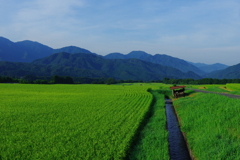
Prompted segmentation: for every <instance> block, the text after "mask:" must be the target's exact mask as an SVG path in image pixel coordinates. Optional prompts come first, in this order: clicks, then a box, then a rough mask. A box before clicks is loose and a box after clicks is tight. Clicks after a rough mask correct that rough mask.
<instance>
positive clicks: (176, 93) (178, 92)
mask: <svg viewBox="0 0 240 160" xmlns="http://www.w3.org/2000/svg"><path fill="white" fill-rule="evenodd" d="M185 87H186V86H174V87H170V89H171V90H172V95H173V97H175V98H178V97H184V96H185V93H184V91H185Z"/></svg>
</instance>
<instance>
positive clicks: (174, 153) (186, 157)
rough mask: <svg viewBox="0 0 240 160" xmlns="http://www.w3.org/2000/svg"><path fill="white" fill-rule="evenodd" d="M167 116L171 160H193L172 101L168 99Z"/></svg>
mask: <svg viewBox="0 0 240 160" xmlns="http://www.w3.org/2000/svg"><path fill="white" fill-rule="evenodd" d="M166 116H167V128H168V142H169V153H170V158H171V160H191V157H190V154H189V151H188V148H187V144H186V141H185V139H184V137H183V134H182V132H181V130H180V128H179V124H178V119H177V116H176V113H175V111H174V108H173V105H172V100H171V99H166Z"/></svg>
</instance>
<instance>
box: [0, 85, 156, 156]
mask: <svg viewBox="0 0 240 160" xmlns="http://www.w3.org/2000/svg"><path fill="white" fill-rule="evenodd" d="M151 86H152V87H153V88H155V87H157V86H155V85H151ZM0 87H1V95H0V101H1V103H0V113H1V117H0V159H122V158H123V157H125V156H126V153H127V151H128V150H129V147H130V146H131V142H132V139H133V137H134V136H135V135H136V132H137V130H138V127H139V125H140V123H141V122H142V121H143V118H144V117H145V114H146V113H147V111H148V110H149V107H150V104H151V102H152V98H153V97H152V95H151V94H150V93H148V92H146V90H147V88H148V87H149V85H145V84H143V85H139V84H136V85H128V86H127V85H125V86H122V85H25V84H0Z"/></svg>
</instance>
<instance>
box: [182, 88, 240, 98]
mask: <svg viewBox="0 0 240 160" xmlns="http://www.w3.org/2000/svg"><path fill="white" fill-rule="evenodd" d="M187 90H193V91H195V92H202V93H214V94H219V95H222V96H226V97H230V98H237V99H240V95H233V94H228V93H219V92H211V91H204V90H200V89H191V88H187Z"/></svg>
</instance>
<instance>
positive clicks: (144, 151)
mask: <svg viewBox="0 0 240 160" xmlns="http://www.w3.org/2000/svg"><path fill="white" fill-rule="evenodd" d="M151 93H152V94H153V97H154V103H153V104H152V106H151V108H150V113H149V116H148V119H147V120H146V122H145V123H144V125H143V126H142V127H141V131H140V132H139V133H138V134H137V135H136V140H135V141H134V144H133V145H132V146H133V147H132V149H131V151H130V154H129V156H128V157H127V159H130V160H135V159H142V160H153V159H154V160H164V159H170V157H169V152H168V138H167V137H168V132H167V129H166V115H165V108H164V106H165V97H164V95H163V94H160V93H159V91H156V90H155V91H151Z"/></svg>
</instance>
